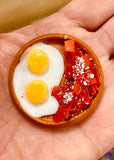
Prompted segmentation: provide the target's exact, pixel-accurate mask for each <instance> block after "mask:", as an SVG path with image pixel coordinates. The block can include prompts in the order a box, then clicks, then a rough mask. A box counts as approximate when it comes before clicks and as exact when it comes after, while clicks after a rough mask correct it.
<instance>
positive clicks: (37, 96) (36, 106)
mask: <svg viewBox="0 0 114 160" xmlns="http://www.w3.org/2000/svg"><path fill="white" fill-rule="evenodd" d="M8 86H9V92H10V95H11V97H12V99H13V101H14V103H15V104H16V106H18V107H19V108H20V109H21V111H23V112H24V113H25V114H26V115H27V116H29V117H30V118H31V119H33V120H35V121H37V122H39V123H41V124H45V125H65V124H74V123H79V122H81V121H82V120H84V119H85V118H87V117H88V116H89V115H90V114H91V113H92V112H93V111H94V110H95V108H96V107H97V105H98V103H99V101H100V99H101V95H102V92H103V71H102V67H101V65H100V62H99V60H98V58H97V56H96V55H95V53H94V52H93V51H92V50H91V49H90V48H89V47H88V46H87V45H86V44H84V43H83V42H82V41H80V40H79V39H77V38H75V37H72V36H70V35H66V34H60V33H55V34H47V35H43V36H39V37H37V38H35V39H33V40H31V41H30V42H28V43H27V44H25V45H24V46H23V47H22V48H21V49H20V50H19V52H18V53H17V54H16V55H15V57H14V59H13V61H12V63H11V66H10V69H9V76H8Z"/></svg>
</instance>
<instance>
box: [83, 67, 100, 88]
mask: <svg viewBox="0 0 114 160" xmlns="http://www.w3.org/2000/svg"><path fill="white" fill-rule="evenodd" d="M83 76H84V82H83V83H84V85H85V86H91V85H94V84H97V81H96V78H95V76H94V74H93V72H92V71H91V70H88V71H86V72H85V73H84V74H83Z"/></svg>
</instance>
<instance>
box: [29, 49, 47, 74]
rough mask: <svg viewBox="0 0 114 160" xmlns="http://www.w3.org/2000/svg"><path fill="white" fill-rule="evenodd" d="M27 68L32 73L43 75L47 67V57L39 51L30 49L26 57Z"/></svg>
mask: <svg viewBox="0 0 114 160" xmlns="http://www.w3.org/2000/svg"><path fill="white" fill-rule="evenodd" d="M27 66H28V68H29V69H30V70H31V72H33V73H43V72H45V71H46V70H47V69H48V67H49V58H48V55H47V54H46V53H45V52H44V51H43V50H41V49H32V50H30V51H29V53H28V55H27Z"/></svg>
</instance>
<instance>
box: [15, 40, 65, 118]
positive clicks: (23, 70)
mask: <svg viewBox="0 0 114 160" xmlns="http://www.w3.org/2000/svg"><path fill="white" fill-rule="evenodd" d="M31 49H42V50H43V51H44V52H45V53H46V54H47V55H48V57H49V68H48V69H47V71H46V72H44V73H41V74H34V73H32V72H31V71H30V70H29V69H28V67H27V63H26V58H27V54H28V52H29V51H30V50H31ZM63 73H64V62H63V58H62V56H61V54H60V52H59V51H58V50H57V49H56V48H54V47H53V46H51V45H47V44H44V43H37V44H35V45H32V46H31V47H29V48H27V49H26V50H25V52H24V53H23V55H22V56H21V59H20V63H19V64H18V65H17V66H16V68H15V71H14V76H13V85H14V91H15V94H16V96H17V99H18V101H19V102H20V104H21V106H22V108H23V109H24V110H25V112H27V113H28V114H29V115H31V116H33V117H42V116H45V115H52V114H54V113H56V111H57V109H58V107H59V105H58V102H57V100H56V99H55V98H54V97H53V96H51V91H52V88H53V87H54V86H58V85H59V83H60V81H61V78H62V76H63ZM32 80H43V81H44V82H45V83H46V84H47V86H48V89H49V95H48V97H47V99H46V101H44V102H43V103H41V104H33V103H31V102H29V101H28V99H27V98H26V96H25V86H26V85H27V83H28V82H30V81H32Z"/></svg>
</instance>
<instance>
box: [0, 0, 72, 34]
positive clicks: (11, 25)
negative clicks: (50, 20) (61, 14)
mask: <svg viewBox="0 0 114 160" xmlns="http://www.w3.org/2000/svg"><path fill="white" fill-rule="evenodd" d="M70 1H71V0H0V32H9V31H12V30H15V29H18V28H20V27H23V26H25V25H28V24H30V23H32V22H34V21H35V20H38V19H41V18H44V17H45V16H48V15H50V14H52V13H54V12H56V11H57V10H59V9H60V8H62V7H63V6H65V5H66V4H67V3H68V2H70Z"/></svg>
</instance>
